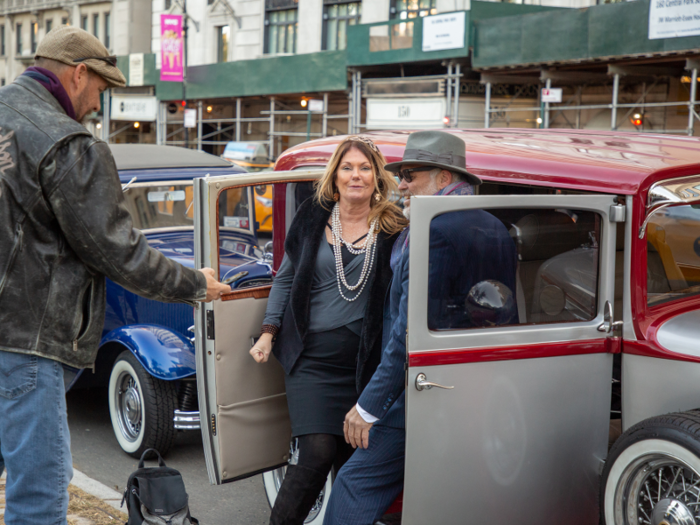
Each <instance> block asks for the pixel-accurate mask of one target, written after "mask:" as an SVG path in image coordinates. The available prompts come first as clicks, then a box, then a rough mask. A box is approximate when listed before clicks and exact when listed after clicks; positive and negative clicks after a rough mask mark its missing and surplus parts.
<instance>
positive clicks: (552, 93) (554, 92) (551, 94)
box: [542, 88, 562, 102]
mask: <svg viewBox="0 0 700 525" xmlns="http://www.w3.org/2000/svg"><path fill="white" fill-rule="evenodd" d="M561 96H562V88H549V89H548V88H542V102H561Z"/></svg>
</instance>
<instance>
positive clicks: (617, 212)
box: [610, 204, 627, 222]
mask: <svg viewBox="0 0 700 525" xmlns="http://www.w3.org/2000/svg"><path fill="white" fill-rule="evenodd" d="M626 212H627V208H625V207H624V206H623V205H622V204H613V205H612V206H610V222H625V217H626V215H627V213H626Z"/></svg>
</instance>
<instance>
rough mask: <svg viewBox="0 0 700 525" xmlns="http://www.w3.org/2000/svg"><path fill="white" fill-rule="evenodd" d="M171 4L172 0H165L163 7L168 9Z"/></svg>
mask: <svg viewBox="0 0 700 525" xmlns="http://www.w3.org/2000/svg"><path fill="white" fill-rule="evenodd" d="M172 5H173V0H165V9H166V10H168V9H170V7H171V6H172Z"/></svg>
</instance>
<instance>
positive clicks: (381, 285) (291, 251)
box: [272, 197, 398, 394]
mask: <svg viewBox="0 0 700 525" xmlns="http://www.w3.org/2000/svg"><path fill="white" fill-rule="evenodd" d="M332 205H333V203H332V202H330V203H328V204H327V205H326V206H327V208H328V209H326V208H324V207H323V206H321V205H319V204H318V202H316V200H315V198H313V197H311V198H309V199H306V200H305V201H304V202H303V203H302V204H301V206H299V209H298V210H297V213H296V215H295V216H294V220H293V221H292V224H291V226H290V228H289V232H288V233H287V238H286V240H285V242H284V250H285V252H286V254H287V257H289V259H290V261H291V262H292V264H293V265H294V280H293V281H292V289H291V291H290V296H289V303H288V304H287V308H286V309H285V312H284V317H283V318H282V326H281V327H280V331H279V334H278V336H277V341H276V343H275V345H274V347H273V350H272V353H273V354H274V355H275V357H276V358H277V360H278V361H279V362H280V363H281V364H282V368H284V371H285V372H286V373H287V374H289V373H291V371H292V369H293V368H294V365H295V364H296V362H297V360H298V359H299V356H300V355H301V352H302V351H303V349H304V339H305V338H306V334H307V331H308V328H309V306H310V296H311V286H312V284H313V278H314V268H315V266H316V257H317V255H318V249H319V247H320V245H321V241H322V240H323V239H325V235H324V229H325V227H326V224H327V223H328V219H329V217H330V215H331V208H332ZM397 237H398V234H394V235H391V236H389V235H387V234H385V233H383V232H380V233H379V234H378V235H377V238H376V242H377V251H376V254H375V266H374V271H373V272H371V273H370V275H369V278H368V279H369V280H368V282H367V285H366V287H365V291H364V292H363V293H368V294H369V299H368V300H367V307H366V308H365V315H364V321H363V323H362V333H361V334H360V348H359V351H358V358H357V374H356V376H355V384H356V386H357V392H358V394H359V393H360V392H362V389H364V387H365V385H367V383H368V382H369V380H370V379H371V378H372V374H374V371H375V370H376V369H377V366H379V361H380V360H381V355H382V323H383V319H384V297H385V295H386V291H387V289H388V287H389V284H390V283H391V276H392V272H391V267H390V266H389V260H390V258H391V248H392V246H393V245H394V241H395V240H396V238H397Z"/></svg>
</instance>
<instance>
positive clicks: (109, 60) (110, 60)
mask: <svg viewBox="0 0 700 525" xmlns="http://www.w3.org/2000/svg"><path fill="white" fill-rule="evenodd" d="M86 60H102V62H107V63H108V64H109V65H110V66H114V67H116V66H117V55H110V56H107V57H83V58H76V59H74V60H73V62H85V61H86Z"/></svg>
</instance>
